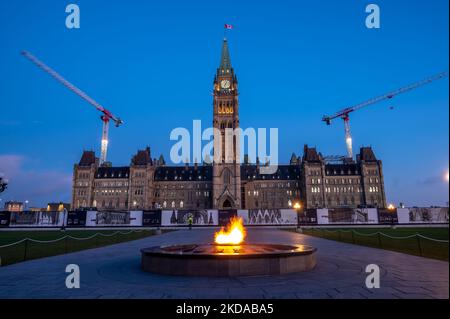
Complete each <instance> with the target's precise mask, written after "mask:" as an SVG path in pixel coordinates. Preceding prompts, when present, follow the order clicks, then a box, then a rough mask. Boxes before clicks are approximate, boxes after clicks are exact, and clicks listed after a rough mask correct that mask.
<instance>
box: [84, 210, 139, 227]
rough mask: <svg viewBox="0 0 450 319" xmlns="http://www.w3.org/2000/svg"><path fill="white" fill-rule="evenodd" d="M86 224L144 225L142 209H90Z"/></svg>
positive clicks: (92, 225)
mask: <svg viewBox="0 0 450 319" xmlns="http://www.w3.org/2000/svg"><path fill="white" fill-rule="evenodd" d="M86 226H87V227H106V226H142V211H100V212H99V211H88V212H87V214H86Z"/></svg>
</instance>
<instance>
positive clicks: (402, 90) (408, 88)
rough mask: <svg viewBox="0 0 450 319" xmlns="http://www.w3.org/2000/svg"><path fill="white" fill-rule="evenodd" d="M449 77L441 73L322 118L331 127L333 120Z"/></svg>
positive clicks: (446, 73) (445, 73)
mask: <svg viewBox="0 0 450 319" xmlns="http://www.w3.org/2000/svg"><path fill="white" fill-rule="evenodd" d="M447 76H448V72H447V71H445V72H441V73H439V74H435V75H433V76H430V77H428V78H426V79H423V80H421V81H418V82H415V83H412V84H409V85H407V86H404V87H401V88H399V89H397V90H394V91H391V92H389V93H386V94H383V95H380V96H377V97H374V98H372V99H370V100H367V101H364V102H362V103H359V104H357V105H354V106H350V107H347V108H345V109H342V110H340V111H339V112H336V113H335V114H333V115H331V116H327V115H325V116H324V117H323V118H322V121H324V122H326V123H327V124H328V125H329V124H331V121H332V120H334V119H336V118H338V117H341V118H344V117H346V116H348V114H349V113H351V112H354V111H357V110H359V109H362V108H364V107H366V106H369V105H372V104H375V103H378V102H381V101H384V100H388V99H392V98H393V97H394V96H396V95H399V94H402V93H406V92H409V91H411V90H414V89H416V88H418V87H420V86H423V85H426V84H429V83H431V82H433V81H436V80H440V79H443V78H445V77H447Z"/></svg>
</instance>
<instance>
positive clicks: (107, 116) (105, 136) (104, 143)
mask: <svg viewBox="0 0 450 319" xmlns="http://www.w3.org/2000/svg"><path fill="white" fill-rule="evenodd" d="M22 55H23V56H24V57H26V58H27V59H28V60H30V61H31V62H33V63H34V64H35V65H37V66H38V67H39V68H41V69H42V70H44V71H45V72H47V73H48V74H50V75H51V76H52V77H53V78H54V79H55V80H57V81H58V82H60V83H62V84H63V85H64V86H65V87H67V88H68V89H69V90H71V91H72V92H74V93H75V94H76V95H78V96H79V97H81V98H82V99H84V100H85V101H86V102H88V103H89V104H91V105H93V106H94V107H95V108H96V109H97V110H98V111H100V112H102V113H103V114H102V115H101V116H100V119H101V120H102V122H103V128H102V141H101V152H100V165H103V164H104V163H105V162H106V155H107V153H108V133H109V121H110V120H112V121H113V122H114V123H115V125H116V127H119V126H120V125H121V124H122V123H123V121H122V120H121V119H120V118H118V117H116V116H114V115H113V114H112V113H111V112H110V111H109V110H108V109H106V108H105V107H103V106H102V105H101V104H99V103H97V102H96V101H95V100H94V99H92V98H91V97H90V96H89V95H87V94H86V93H85V92H83V91H82V90H80V89H79V88H77V87H76V86H75V85H73V84H72V83H70V82H69V81H67V80H66V79H65V78H64V77H62V76H61V75H60V74H59V73H58V72H56V71H55V70H53V69H52V68H50V67H49V66H47V65H46V64H45V63H44V62H42V61H40V60H39V59H38V58H36V57H35V56H34V55H32V54H31V53H30V52H28V51H23V52H22Z"/></svg>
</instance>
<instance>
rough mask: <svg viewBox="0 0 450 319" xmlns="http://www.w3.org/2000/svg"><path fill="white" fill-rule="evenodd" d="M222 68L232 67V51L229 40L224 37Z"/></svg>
mask: <svg viewBox="0 0 450 319" xmlns="http://www.w3.org/2000/svg"><path fill="white" fill-rule="evenodd" d="M219 68H220V69H222V70H227V69H228V70H230V69H231V59H230V51H229V50H228V41H227V38H223V44H222V56H221V58H220V67H219Z"/></svg>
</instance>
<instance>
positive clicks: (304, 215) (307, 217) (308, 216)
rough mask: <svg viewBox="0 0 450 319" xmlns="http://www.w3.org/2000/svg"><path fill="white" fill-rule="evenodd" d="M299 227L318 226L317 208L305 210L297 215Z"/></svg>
mask: <svg viewBox="0 0 450 319" xmlns="http://www.w3.org/2000/svg"><path fill="white" fill-rule="evenodd" d="M297 218H298V224H299V225H317V210H316V209H315V208H309V209H305V210H304V211H300V212H298V214H297Z"/></svg>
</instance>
